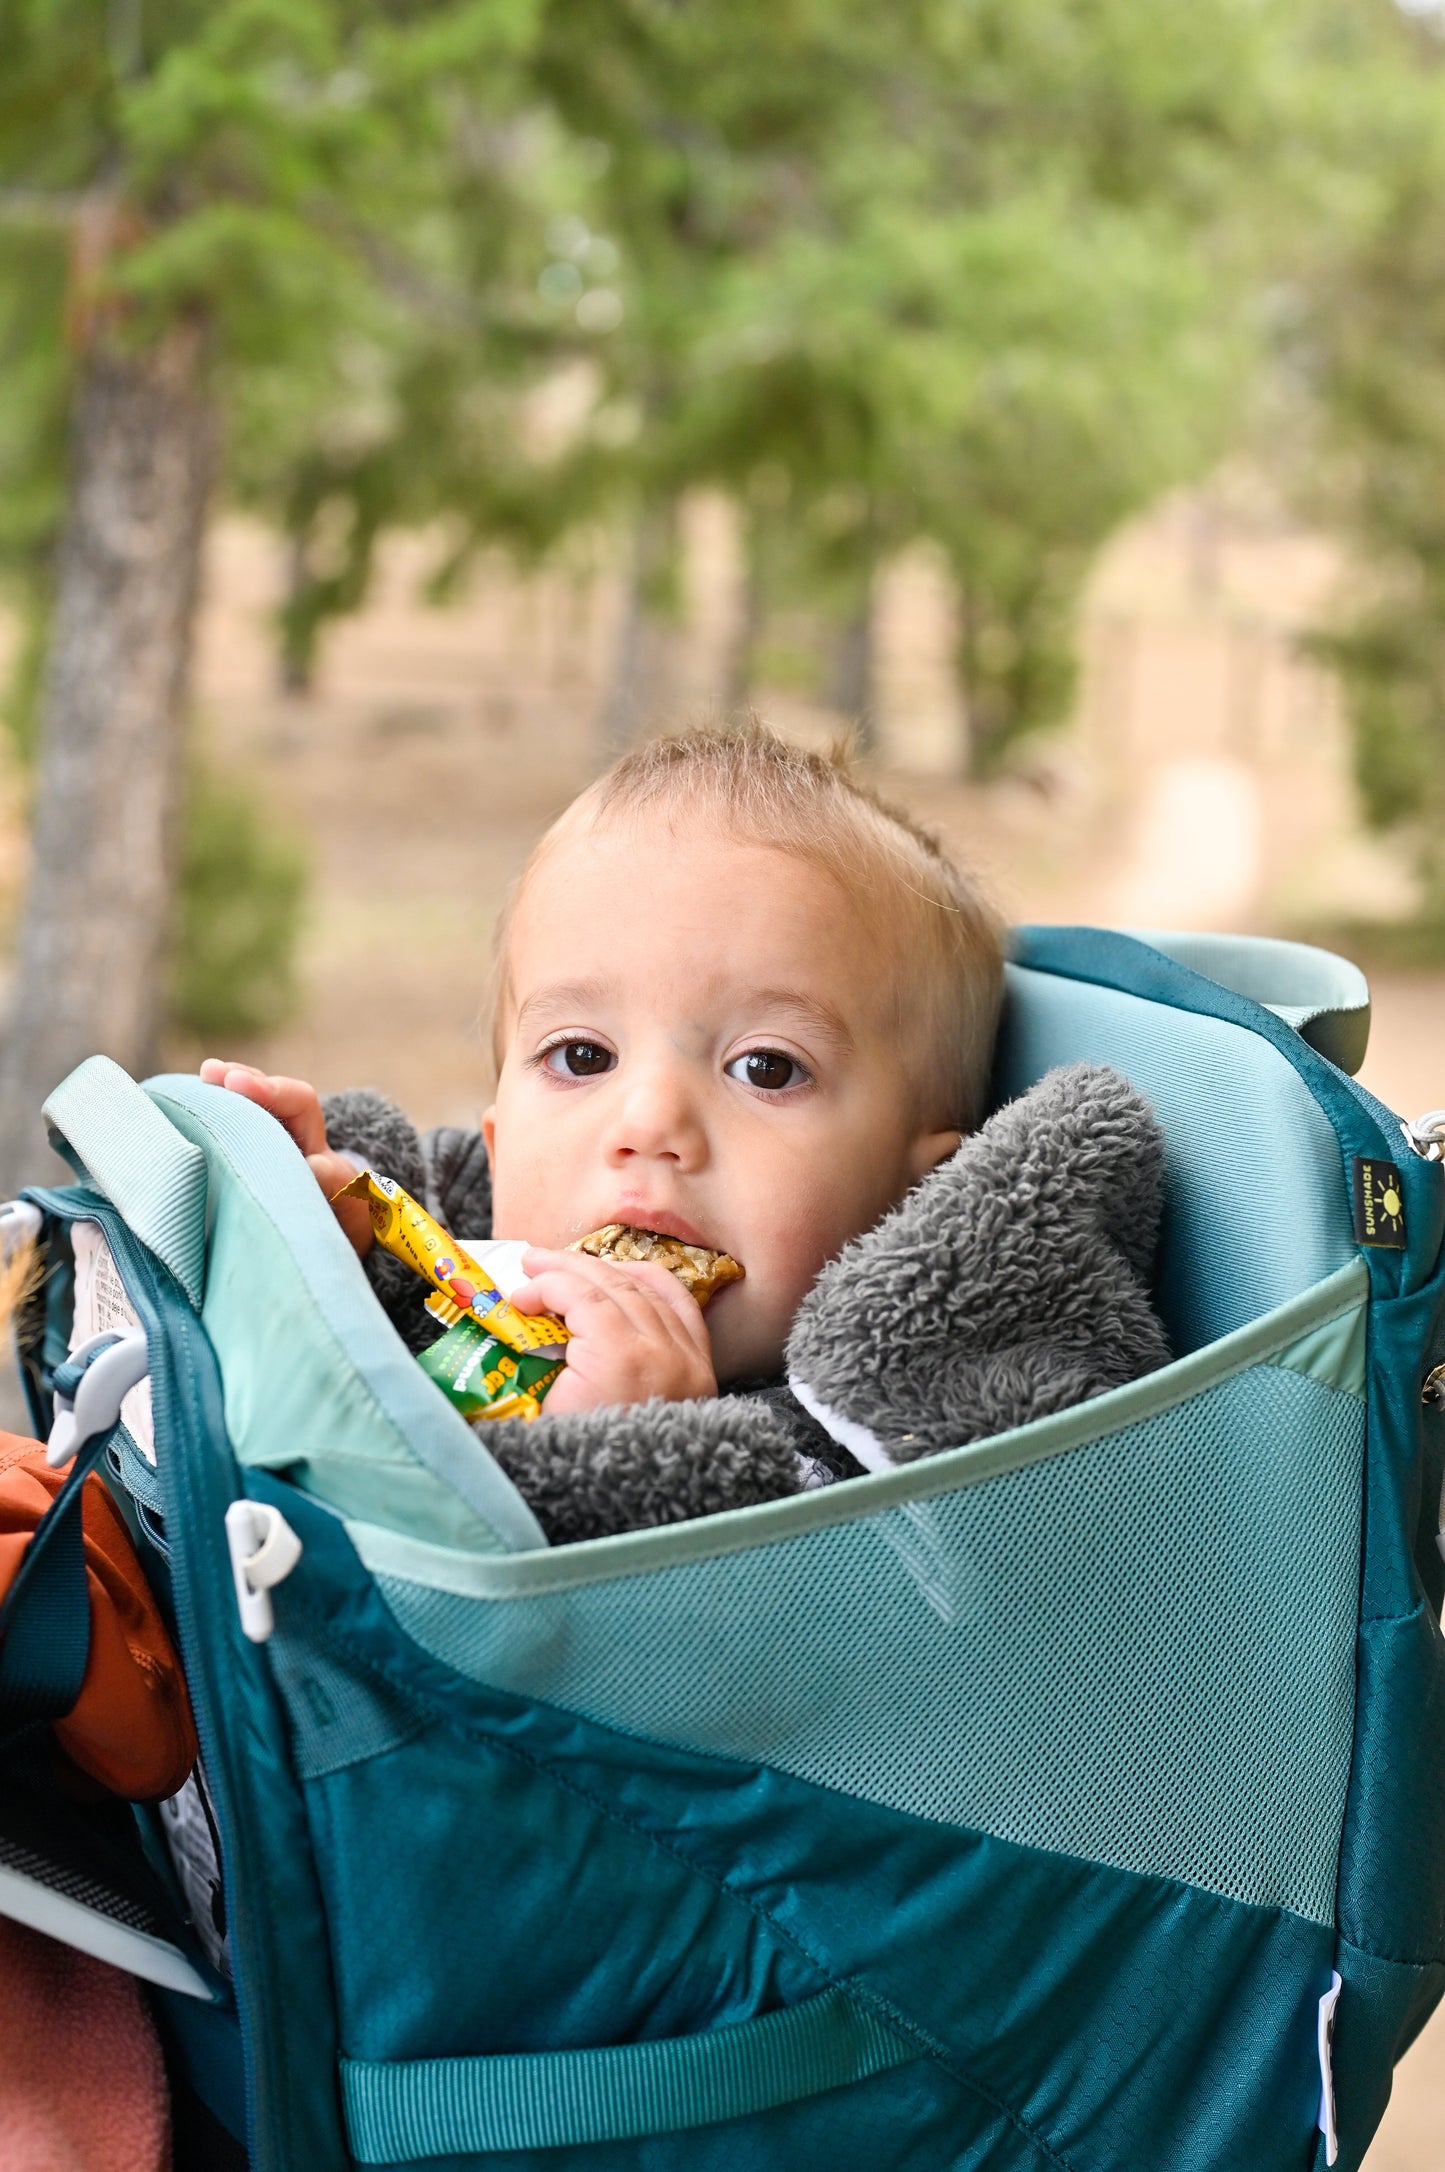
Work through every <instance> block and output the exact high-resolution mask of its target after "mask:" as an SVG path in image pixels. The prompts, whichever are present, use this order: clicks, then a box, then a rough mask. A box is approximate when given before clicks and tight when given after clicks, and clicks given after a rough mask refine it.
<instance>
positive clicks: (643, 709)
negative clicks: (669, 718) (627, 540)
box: [598, 499, 678, 762]
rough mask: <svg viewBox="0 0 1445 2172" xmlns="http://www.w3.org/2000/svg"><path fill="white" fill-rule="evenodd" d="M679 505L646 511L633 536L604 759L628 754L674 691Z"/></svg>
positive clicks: (603, 725)
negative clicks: (673, 605)
mask: <svg viewBox="0 0 1445 2172" xmlns="http://www.w3.org/2000/svg"><path fill="white" fill-rule="evenodd" d="M677 544H678V539H677V506H676V504H675V503H674V502H673V501H672V500H671V499H667V500H664V501H663V502H662V503H660V504H655V505H649V506H647V507H646V508H645V509H644V511H643V512H642V514H641V516H640V518H639V520H638V523H637V527H636V530H635V532H634V534H633V540H632V566H631V570H630V572H629V575H628V582H627V602H626V605H625V607H624V612H623V620H622V633H621V636H620V638H619V641H618V645H617V657H616V662H615V663H614V665H613V671H612V684H611V686H610V687H609V688H608V691H607V699H606V701H605V702H604V704H603V708H602V716H601V722H600V730H599V734H598V736H599V738H600V741H601V752H602V758H603V760H604V762H612V761H615V760H616V759H617V757H618V755H619V754H625V753H626V751H627V749H628V748H629V747H630V746H631V745H632V742H633V741H634V739H636V738H637V736H638V734H639V732H640V731H642V730H643V728H644V727H646V726H650V725H654V724H657V723H659V722H661V721H662V720H663V718H664V715H665V712H666V710H667V706H668V703H669V701H670V699H671V695H672V687H673V679H674V664H675V657H674V655H673V647H674V642H675V639H676V629H675V625H674V623H673V619H672V616H671V615H670V613H669V609H668V605H669V602H670V600H671V593H672V590H673V588H674V586H675V575H676V554H677Z"/></svg>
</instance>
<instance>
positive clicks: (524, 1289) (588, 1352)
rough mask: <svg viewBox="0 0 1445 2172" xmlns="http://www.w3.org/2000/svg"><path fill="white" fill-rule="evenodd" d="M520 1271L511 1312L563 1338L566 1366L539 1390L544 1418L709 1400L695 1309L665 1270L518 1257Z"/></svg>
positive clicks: (639, 1263) (638, 1263) (703, 1331)
mask: <svg viewBox="0 0 1445 2172" xmlns="http://www.w3.org/2000/svg"><path fill="white" fill-rule="evenodd" d="M522 1265H523V1266H524V1267H525V1269H526V1270H527V1275H528V1277H529V1279H528V1280H527V1281H526V1282H524V1283H523V1284H522V1285H521V1287H520V1288H519V1289H518V1290H516V1291H515V1292H514V1293H513V1297H512V1302H513V1304H514V1305H515V1306H516V1307H517V1310H518V1311H519V1312H552V1313H555V1314H556V1315H557V1317H558V1318H559V1319H561V1320H564V1321H565V1322H566V1324H567V1326H568V1327H569V1328H570V1329H571V1332H572V1340H571V1341H570V1342H569V1343H568V1345H567V1364H566V1368H565V1370H564V1371H563V1372H562V1374H561V1375H560V1377H559V1378H558V1380H557V1381H556V1383H555V1385H554V1386H553V1387H551V1388H549V1390H548V1391H547V1403H546V1408H547V1410H548V1411H549V1412H550V1413H551V1414H552V1415H553V1416H555V1417H560V1416H562V1415H563V1413H564V1412H566V1411H569V1410H597V1409H599V1408H601V1407H602V1406H603V1405H604V1404H609V1403H645V1402H646V1401H647V1399H648V1397H649V1396H653V1395H656V1396H660V1397H661V1398H662V1399H663V1401H664V1402H669V1403H681V1402H685V1401H686V1400H687V1399H688V1398H689V1397H690V1396H694V1395H716V1394H717V1375H716V1373H715V1372H714V1371H713V1363H712V1346H711V1344H710V1343H709V1341H708V1336H707V1328H706V1327H705V1326H704V1324H703V1317H702V1309H701V1307H700V1306H699V1304H698V1302H697V1299H696V1298H695V1297H690V1296H689V1295H688V1293H687V1291H686V1290H685V1289H684V1288H683V1287H682V1284H681V1283H680V1282H679V1281H678V1280H677V1279H676V1277H675V1276H673V1275H671V1274H669V1273H668V1271H667V1269H666V1268H665V1267H659V1266H658V1265H657V1264H656V1262H655V1261H647V1260H626V1261H623V1260H611V1259H592V1258H591V1257H590V1256H589V1255H588V1254H587V1253H585V1252H543V1251H528V1252H524V1253H523V1255H522Z"/></svg>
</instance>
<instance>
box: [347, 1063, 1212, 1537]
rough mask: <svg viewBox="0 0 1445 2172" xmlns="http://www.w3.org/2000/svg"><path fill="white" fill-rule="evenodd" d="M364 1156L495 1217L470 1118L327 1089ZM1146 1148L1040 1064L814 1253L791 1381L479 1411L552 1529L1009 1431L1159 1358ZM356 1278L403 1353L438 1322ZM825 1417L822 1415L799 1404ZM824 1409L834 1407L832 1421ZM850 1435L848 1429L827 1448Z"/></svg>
mask: <svg viewBox="0 0 1445 2172" xmlns="http://www.w3.org/2000/svg"><path fill="white" fill-rule="evenodd" d="M325 1112H326V1128H327V1135H328V1137H329V1139H330V1141H331V1143H332V1145H333V1146H337V1147H344V1148H347V1149H350V1150H351V1151H353V1152H355V1153H359V1154H362V1155H364V1156H365V1157H366V1159H367V1160H368V1162H370V1164H371V1165H372V1167H374V1168H375V1169H377V1170H378V1171H380V1172H381V1173H382V1174H384V1175H387V1176H390V1177H394V1178H395V1179H396V1181H397V1182H398V1183H399V1184H402V1185H404V1186H405V1187H406V1189H407V1190H408V1191H410V1192H412V1193H413V1194H414V1195H415V1196H416V1197H417V1198H418V1199H422V1200H424V1201H425V1203H426V1205H427V1207H428V1208H429V1210H430V1211H431V1212H432V1213H433V1214H434V1215H435V1216H436V1218H437V1220H438V1221H440V1222H441V1223H442V1224H443V1226H444V1227H445V1228H447V1229H449V1230H451V1231H453V1232H454V1233H455V1234H457V1235H465V1236H468V1237H482V1236H485V1235H486V1234H488V1233H489V1232H490V1230H491V1226H492V1186H491V1172H490V1170H489V1168H488V1166H487V1155H486V1148H485V1146H484V1145H483V1143H482V1138H481V1134H480V1133H479V1132H474V1131H464V1130H458V1129H455V1128H453V1127H450V1126H447V1127H443V1128H442V1129H440V1130H437V1131H431V1132H428V1133H427V1134H426V1135H425V1136H424V1137H418V1135H417V1133H416V1131H415V1130H414V1129H413V1128H412V1126H411V1125H410V1124H409V1123H408V1121H407V1119H406V1117H405V1116H404V1115H403V1114H402V1112H401V1110H400V1109H398V1108H397V1107H396V1106H395V1104H394V1103H392V1102H389V1101H387V1100H385V1099H384V1098H383V1097H382V1096H381V1095H380V1094H376V1093H371V1092H369V1091H366V1090H359V1091H358V1090H352V1091H348V1092H346V1093H340V1094H333V1095H332V1096H331V1097H330V1098H329V1099H328V1100H327V1102H326V1103H325ZM1162 1199H1163V1142H1162V1139H1161V1137H1160V1133H1159V1127H1158V1125H1157V1123H1156V1122H1155V1120H1154V1117H1153V1114H1152V1113H1151V1111H1150V1109H1149V1107H1148V1105H1147V1103H1146V1102H1144V1101H1143V1100H1142V1099H1141V1098H1140V1096H1139V1095H1138V1094H1137V1093H1136V1092H1135V1091H1134V1089H1133V1088H1132V1087H1131V1086H1130V1085H1129V1084H1128V1083H1127V1081H1126V1080H1124V1079H1122V1078H1120V1077H1119V1076H1118V1075H1117V1073H1115V1072H1113V1071H1107V1070H1101V1069H1097V1068H1095V1067H1093V1066H1090V1065H1088V1064H1072V1065H1069V1066H1068V1067H1066V1068H1064V1069H1062V1070H1057V1071H1051V1072H1049V1074H1048V1075H1047V1077H1045V1078H1043V1079H1041V1080H1040V1081H1039V1083H1038V1084H1037V1085H1036V1086H1034V1087H1032V1088H1031V1089H1030V1090H1029V1092H1028V1093H1026V1094H1022V1095H1020V1097H1019V1099H1018V1100H1016V1101H1012V1102H1009V1103H1008V1104H1007V1105H1006V1106H1005V1107H1004V1108H1001V1109H1000V1110H998V1111H997V1113H996V1114H995V1115H994V1116H992V1117H990V1119H989V1121H988V1122H987V1123H986V1124H984V1125H983V1126H982V1128H981V1129H980V1130H979V1131H976V1132H974V1133H973V1134H972V1136H971V1137H969V1138H967V1139H965V1140H964V1142H963V1144H962V1145H961V1146H960V1147H959V1149H958V1151H957V1152H956V1153H955V1154H953V1155H952V1156H951V1157H950V1159H949V1160H948V1161H946V1162H943V1163H941V1164H940V1165H939V1167H938V1168H936V1169H934V1170H933V1171H932V1172H931V1173H930V1174H929V1175H928V1176H926V1177H925V1178H924V1179H923V1181H922V1182H921V1183H920V1184H918V1185H916V1186H915V1187H914V1189H913V1190H912V1191H911V1192H910V1193H909V1194H908V1196H907V1198H906V1199H904V1200H903V1201H902V1202H901V1204H900V1205H898V1206H896V1207H894V1208H893V1209H892V1210H891V1211H890V1212H889V1213H888V1214H885V1215H884V1216H883V1218H882V1220H881V1221H880V1222H878V1223H876V1224H875V1225H874V1227H873V1228H872V1229H870V1230H867V1231H865V1232H864V1234H863V1235H862V1236H861V1237H855V1238H854V1239H853V1240H852V1242H851V1243H849V1244H846V1245H845V1246H844V1247H843V1249H842V1251H841V1252H840V1253H839V1255H838V1257H837V1258H836V1259H834V1260H831V1261H830V1262H829V1263H828V1265H827V1266H826V1267H825V1268H824V1269H823V1271H822V1273H821V1274H820V1275H819V1277H818V1279H817V1281H816V1282H815V1283H814V1285H813V1287H812V1289H811V1290H810V1291H809V1293H808V1295H807V1296H806V1297H805V1298H804V1300H803V1303H802V1305H801V1307H800V1308H799V1311H798V1316H797V1319H796V1320H795V1321H794V1323H793V1330H792V1334H791V1336H790V1337H789V1340H788V1348H787V1367H788V1381H791V1382H792V1383H794V1385H795V1386H797V1387H798V1390H799V1394H801V1396H802V1398H803V1400H802V1401H800V1400H799V1395H798V1394H795V1393H794V1392H793V1390H792V1388H790V1386H789V1385H788V1381H785V1380H775V1381H759V1382H756V1383H749V1384H747V1385H745V1386H743V1387H741V1388H740V1387H737V1386H734V1387H733V1389H732V1390H731V1391H730V1392H729V1393H728V1394H726V1395H719V1396H714V1397H711V1398H709V1399H708V1400H706V1401H697V1402H687V1403H659V1402H652V1403H644V1404H638V1405H632V1406H626V1407H619V1408H612V1409H606V1410H594V1411H585V1412H572V1413H569V1414H567V1415H565V1416H562V1417H558V1418H548V1417H547V1416H546V1414H545V1412H544V1414H543V1416H542V1417H541V1418H539V1419H537V1420H535V1421H534V1422H533V1423H531V1424H522V1423H519V1422H516V1421H512V1422H505V1421H503V1422H501V1423H498V1424H494V1425H491V1426H488V1427H487V1428H486V1443H487V1446H488V1448H489V1449H490V1450H491V1452H492V1454H493V1455H494V1456H495V1457H496V1459H497V1461H498V1462H499V1463H500V1464H501V1466H502V1468H503V1469H504V1470H505V1471H506V1472H507V1474H508V1476H509V1477H510V1478H511V1479H512V1481H513V1483H514V1484H515V1486H516V1487H517V1490H518V1491H519V1492H520V1493H521V1494H522V1495H523V1496H524V1498H525V1499H526V1500H527V1502H528V1503H529V1504H530V1506H531V1508H532V1510H533V1512H534V1514H535V1515H536V1517H537V1520H538V1522H539V1523H540V1524H541V1526H542V1528H543V1530H544V1531H545V1532H546V1534H547V1536H548V1538H549V1539H550V1540H551V1541H552V1543H553V1544H554V1545H560V1544H563V1543H565V1542H567V1541H571V1540H575V1539H584V1538H598V1537H601V1536H603V1535H604V1534H606V1533H609V1532H614V1531H629V1530H638V1529H641V1528H644V1527H646V1526H649V1525H653V1524H662V1523H677V1522H681V1521H682V1520H683V1519H684V1518H686V1517H691V1516H707V1515H714V1514H716V1513H718V1512H719V1511H720V1510H723V1509H729V1508H744V1507H748V1506H750V1505H751V1504H753V1503H754V1502H757V1501H769V1500H776V1499H778V1498H779V1497H780V1496H782V1495H785V1494H791V1493H798V1492H801V1491H803V1490H804V1489H805V1488H807V1487H809V1486H812V1485H817V1484H820V1483H827V1482H828V1481H830V1480H833V1479H838V1478H851V1477H856V1476H858V1475H859V1473H860V1471H861V1470H862V1469H863V1467H864V1465H863V1463H861V1462H860V1461H859V1460H858V1459H857V1456H855V1454H854V1453H853V1450H854V1449H856V1450H857V1451H858V1454H859V1455H862V1456H863V1457H864V1459H865V1460H866V1462H867V1464H868V1467H870V1468H878V1467H879V1466H880V1465H881V1464H885V1463H889V1462H892V1463H902V1462H907V1461H909V1460H911V1459H912V1458H914V1457H916V1456H922V1455H930V1454H934V1453H936V1452H937V1451H939V1450H940V1449H944V1448H955V1447H959V1446H961V1445H962V1444H963V1443H964V1442H965V1441H971V1440H979V1439H982V1438H983V1437H984V1436H985V1435H987V1434H991V1433H999V1432H1004V1431H1006V1430H1007V1429H1008V1428H1009V1427H1011V1426H1016V1425H1023V1424H1025V1423H1026V1422H1027V1421H1028V1420H1029V1419H1031V1418H1040V1417H1043V1416H1045V1415H1046V1414H1047V1413H1048V1412H1050V1411H1055V1410H1062V1409H1065V1408H1067V1407H1068V1406H1069V1405H1070V1404H1073V1403H1080V1402H1083V1401H1084V1400H1085V1399H1086V1398H1087V1397H1089V1396H1091V1395H1099V1394H1101V1393H1102V1392H1103V1391H1104V1390H1105V1389H1106V1388H1115V1387H1119V1386H1120V1385H1121V1384H1122V1383H1123V1382H1124V1381H1126V1380H1133V1379H1135V1378H1137V1377H1138V1375H1139V1374H1141V1373H1146V1372H1151V1371H1153V1370H1154V1368H1155V1367H1156V1366H1159V1365H1163V1364H1166V1363H1167V1362H1168V1359H1169V1345H1168V1341H1167V1338H1166V1336H1165V1333H1164V1328H1163V1324H1162V1323H1161V1321H1160V1319H1159V1317H1158V1315H1157V1313H1156V1312H1155V1310H1154V1307H1153V1304H1152V1302H1151V1299H1150V1294H1149V1292H1150V1280H1151V1274H1152V1268H1153V1262H1154V1255H1155V1251H1156V1249H1157V1246H1158V1241H1159V1225H1160V1217H1161V1213H1162ZM367 1274H368V1276H369V1278H370V1280H371V1284H372V1287H373V1289H374V1290H375V1291H376V1294H377V1296H378V1297H379V1298H380V1300H381V1302H382V1304H383V1305H384V1307H385V1309H386V1311H387V1313H388V1314H389V1315H390V1317H391V1319H392V1321H393V1323H394V1324H395V1326H396V1328H397V1330H398V1331H399V1333H400V1334H401V1335H402V1337H403V1338H404V1340H405V1341H406V1342H407V1344H408V1345H409V1346H410V1348H411V1349H413V1350H420V1349H424V1348H425V1347H426V1345H427V1343H428V1342H429V1341H431V1340H433V1339H434V1338H435V1335H436V1323H435V1322H434V1320H433V1319H432V1318H431V1316H430V1315H429V1314H428V1313H427V1312H426V1311H425V1309H424V1307H423V1304H422V1301H421V1297H422V1293H421V1289H420V1286H419V1284H418V1282H417V1279H416V1276H415V1275H414V1274H413V1273H412V1272H411V1270H410V1269H409V1268H408V1267H405V1266H404V1265H403V1264H402V1263H401V1262H400V1261H399V1260H394V1259H391V1258H390V1257H389V1256H388V1255H386V1254H385V1253H380V1252H373V1253H372V1255H371V1256H370V1258H369V1259H368V1261H367ZM805 1402H806V1403H807V1404H808V1405H809V1406H811V1408H812V1409H813V1410H815V1411H820V1412H821V1413H822V1415H823V1416H824V1418H825V1419H826V1425H824V1424H820V1423H819V1422H818V1419H817V1418H816V1417H814V1416H812V1415H810V1414H809V1410H808V1409H805V1408H804V1403H805ZM840 1421H841V1422H840ZM843 1442H848V1443H849V1444H850V1445H847V1446H845V1445H843Z"/></svg>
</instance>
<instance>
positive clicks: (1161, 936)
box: [1128, 928, 1370, 1077]
mask: <svg viewBox="0 0 1445 2172" xmlns="http://www.w3.org/2000/svg"><path fill="white" fill-rule="evenodd" d="M1128 932H1129V933H1130V934H1131V935H1134V936H1136V937H1137V938H1138V940H1139V941H1140V942H1141V943H1148V945H1149V946H1150V948H1151V949H1152V950H1158V951H1162V952H1163V954H1164V956H1165V957H1166V958H1172V959H1173V960H1174V962H1175V964H1176V965H1187V966H1188V967H1189V969H1190V970H1191V972H1195V973H1202V974H1203V975H1204V977H1205V979H1206V980H1214V981H1218V982H1219V985H1220V986H1221V987H1222V988H1229V989H1232V990H1233V992H1234V994H1235V995H1242V996H1248V997H1249V998H1250V1000H1251V1001H1252V1002H1255V1003H1262V1004H1263V1005H1264V1006H1265V1008H1266V1010H1271V1011H1273V1012H1274V1014H1275V1016H1276V1017H1277V1018H1282V1019H1283V1020H1284V1022H1285V1024H1286V1025H1287V1026H1293V1027H1294V1029H1295V1031H1296V1033H1298V1034H1300V1035H1301V1036H1302V1038H1303V1039H1304V1040H1306V1041H1308V1042H1309V1044H1310V1047H1311V1048H1317V1049H1318V1050H1319V1052H1320V1054H1321V1055H1322V1056H1326V1057H1328V1059H1329V1061H1330V1062H1331V1063H1333V1064H1337V1065H1338V1066H1339V1068H1340V1070H1342V1071H1348V1072H1349V1074H1350V1076H1351V1077H1353V1076H1354V1074H1355V1073H1356V1071H1358V1070H1359V1068H1360V1065H1361V1064H1362V1063H1363V1062H1364V1060H1365V1050H1366V1048H1367V1047H1368V1046H1369V1040H1370V985H1369V982H1368V981H1367V980H1366V979H1365V976H1364V974H1363V973H1362V972H1361V971H1360V969H1359V967H1358V966H1357V965H1352V964H1351V963H1350V961H1349V959H1348V958H1339V957H1336V955H1335V953H1334V952H1333V951H1332V950H1317V949H1316V948H1315V946H1314V945H1313V944H1312V943H1285V942H1280V941H1279V940H1278V939H1277V938H1276V937H1274V936H1270V935H1201V934H1198V933H1195V932H1193V931H1188V930H1186V931H1182V932H1174V931H1171V930H1167V929H1166V930H1163V931H1161V930H1158V929H1153V928H1131V929H1130V930H1129V931H1128Z"/></svg>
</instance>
